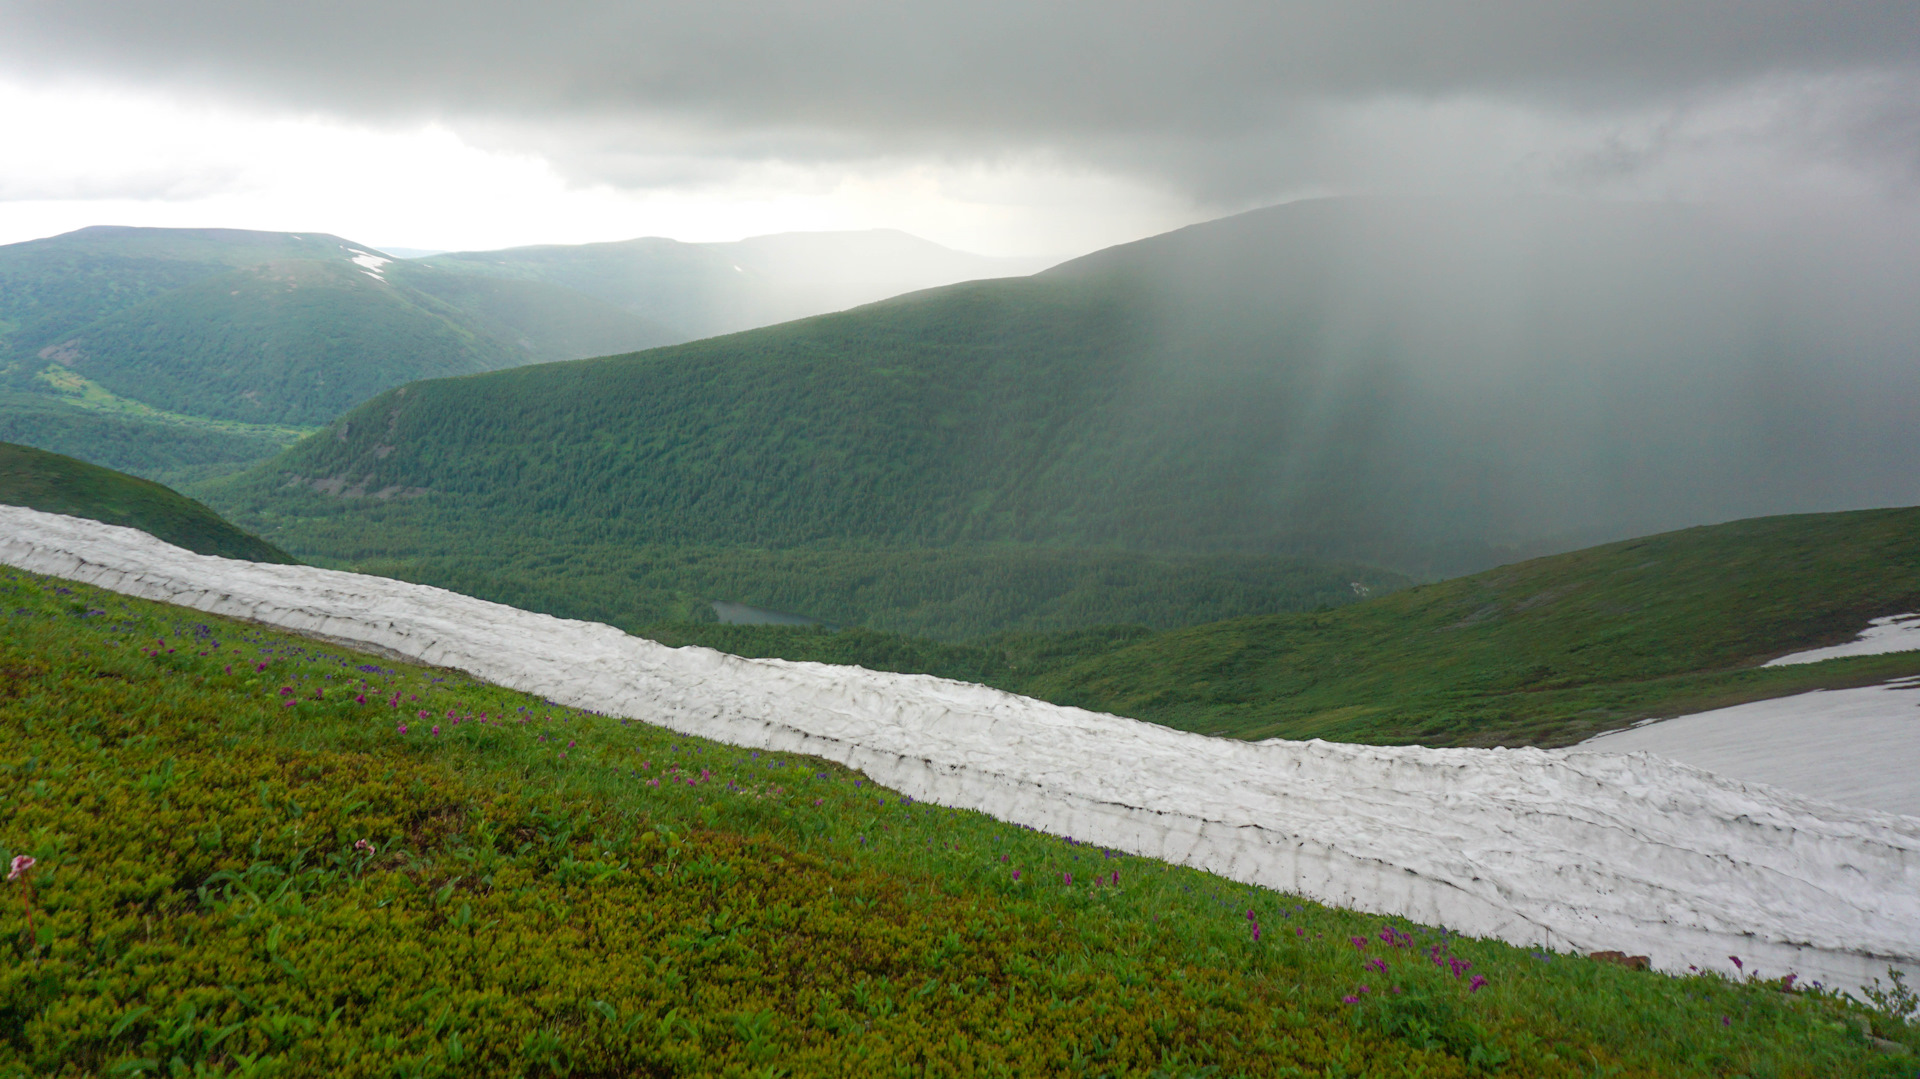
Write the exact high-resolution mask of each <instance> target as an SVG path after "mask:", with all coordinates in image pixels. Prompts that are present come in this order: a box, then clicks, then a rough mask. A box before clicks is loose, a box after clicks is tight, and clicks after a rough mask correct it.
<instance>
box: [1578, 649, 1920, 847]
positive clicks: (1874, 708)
mask: <svg viewBox="0 0 1920 1079" xmlns="http://www.w3.org/2000/svg"><path fill="white" fill-rule="evenodd" d="M1916 682H1920V679H1913V678H1903V679H1899V680H1897V681H1894V682H1889V683H1887V684H1886V685H1881V686H1862V687H1860V688H1858V689H1833V690H1814V691H1813V692H1811V693H1797V694H1794V695H1793V696H1791V697H1775V698H1773V699H1772V700H1766V701H1751V702H1749V703H1747V704H1737V705H1734V706H1733V707H1731V708H1717V709H1715V710H1713V711H1711V712H1698V713H1695V714H1694V715H1690V716H1681V717H1679V718H1678V719H1663V720H1660V721H1659V722H1656V723H1648V724H1644V725H1642V726H1638V727H1634V728H1631V729H1629V730H1624V731H1613V732H1611V733H1608V734H1603V735H1600V736H1598V737H1596V738H1590V739H1588V740H1587V741H1585V742H1583V743H1581V745H1580V748H1582V749H1591V750H1594V751H1596V752H1602V753H1633V752H1647V753H1657V754H1659V755H1660V756H1662V757H1666V758H1667V759H1669V760H1676V761H1685V762H1687V763H1688V764H1691V765H1694V766H1695V767H1698V768H1705V769H1707V770H1708V771H1710V772H1717V773H1719V774H1720V775H1724V776H1737V777H1739V778H1741V779H1747V780H1754V781H1756V782H1760V783H1769V784H1772V785H1773V786H1776V787H1784V788H1786V789H1787V790H1792V791H1799V792H1801V793H1803V794H1811V795H1814V796H1816V797H1821V798H1827V799H1831V800H1832V801H1835V802H1844V803H1846V804H1847V805H1855V806H1864V807H1865V808H1868V809H1881V810H1885V811H1886V812H1888V813H1906V814H1909V815H1912V816H1915V817H1920V684H1916Z"/></svg>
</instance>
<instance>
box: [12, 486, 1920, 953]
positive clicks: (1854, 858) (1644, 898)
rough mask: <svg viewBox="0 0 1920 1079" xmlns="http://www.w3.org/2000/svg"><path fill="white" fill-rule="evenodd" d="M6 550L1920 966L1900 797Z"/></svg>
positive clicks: (158, 562)
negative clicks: (1288, 732)
mask: <svg viewBox="0 0 1920 1079" xmlns="http://www.w3.org/2000/svg"><path fill="white" fill-rule="evenodd" d="M0 561H4V562H6V563H8V564H10V565H13V566H17V567H20V568H22V569H26V570H31V571H33V572H36V573H43V574H49V575H52V576H56V577H62V578H66V579H70V580H76V581H83V582H87V583H90V584H95V585H99V586H101V587H104V588H108V589H112V590H114V591H118V592H122V593H126V594H128V595H134V596H141V597H145V598H148V599H156V600H162V601H165V602H169V603H176V604H180V605H183V606H186V607H191V608H194V609H196V610H200V611H206V612H209V613H213V614H220V615H228V616H232V617H236V618H243V619H251V620H254V621H257V622H261V623H265V624H267V625H272V626H277V627H282V628H285V629H289V630H293V631H295V632H299V633H306V634H312V635H316V636H321V637H325V638H329V639H332V640H335V641H339V642H343V643H347V644H352V645H359V646H362V647H367V648H371V649H375V650H379V651H383V652H388V653H392V654H397V655H400V656H404V657H407V658H411V659H417V660H420V661H422V662H426V663H431V664H437V665H441V666H445V667H451V668H455V669H458V670H462V671H466V672H468V673H470V674H472V675H474V676H475V677H478V678H482V679H486V680H488V681H491V682H494V683H497V684H500V685H504V686H509V687H513V688H516V689H521V690H525V691H528V692H531V693H538V694H541V695H544V696H545V697H547V698H549V699H551V700H553V701H556V702H559V703H563V704H568V705H572V706H575V707H579V708H584V709H589V710H592V711H596V712H600V713H604V714H607V715H612V716H625V717H631V718H634V719H639V720H643V721H646V722H649V723H656V724H660V725H662V726H665V727H668V728H671V729H673V730H676V731H680V732H684V733H687V734H693V735H700V736H703V737H707V738H713V739H717V740H719V741H722V742H727V743H731V744H733V745H738V746H747V747H752V748H755V749H771V750H778V751H785V752H794V753H808V754H815V755H818V756H821V757H825V758H828V759H831V760H835V761H839V762H841V763H843V764H846V765H849V766H851V767H854V768H858V769H861V770H863V771H865V772H866V773H867V774H868V775H869V776H871V777H873V778H874V779H875V780H877V781H878V782H880V783H883V784H885V785H887V786H890V787H893V788H894V789H896V790H899V791H901V792H903V793H905V794H909V795H911V796H913V797H915V798H918V799H923V800H926V801H932V802H938V803H941V804H944V805H949V806H956V807H962V808H967V809H975V810H980V811H983V812H985V813H988V814H991V815H993V816H995V817H998V818H1000V819H1002V820H1006V821H1012V822H1016V823H1020V824H1025V825H1029V826H1031V827H1034V828H1038V829H1041V830H1044V831H1047V832H1052V833H1055V834H1061V835H1071V836H1073V837H1075V838H1077V839H1081V840H1086V841H1090V842H1093V843H1097V844H1100V845H1102V846H1105V847H1109V848H1113V849H1117V850H1122V851H1128V852H1132V853H1135V854H1141V855H1148V856H1151V857H1156V858H1162V859H1165V860H1167V861H1171V862H1179V863H1184V864H1187V865H1191V866H1197V867H1199V868H1202V869H1206V870H1209V871H1212V872H1215V873H1218V874H1221V875H1222V876H1226V877H1229V878H1232V879H1234V880H1237V881H1242V882H1246V883H1249V884H1256V885H1262V886H1265V887H1269V888H1275V889H1279V890H1281V891H1286V892H1293V893H1297V894H1302V895H1306V896H1310V897H1312V898H1314V899H1317V900H1320V901H1323V902H1327V903H1334V904H1339V905H1342V906H1347V907H1352V908H1356V909H1359V910H1363V911H1369V912H1374V913H1378V914H1382V915H1390V916H1396V917H1401V918H1407V919H1412V920H1415V921H1419V922H1424V923H1428V924H1435V925H1445V926H1447V927H1449V928H1452V929H1455V930H1459V931H1462V932H1466V933H1470V934H1475V935H1482V936H1493V937H1500V938H1503V939H1505V940H1508V941H1511V942H1513V943H1516V944H1523V945H1541V946H1546V947H1550V948H1556V949H1563V950H1564V949H1577V950H1581V951H1590V950H1596V949H1603V948H1612V949H1619V950H1622V951H1627V952H1631V953H1641V954H1646V955H1649V956H1651V957H1652V959H1653V963H1654V965H1655V966H1656V967H1659V968H1660V969H1663V970H1668V971H1684V970H1686V969H1687V967H1688V966H1689V965H1698V966H1701V967H1707V968H1713V969H1719V970H1726V971H1729V972H1730V971H1731V970H1732V965H1731V964H1730V963H1729V961H1728V957H1729V956H1732V955H1737V956H1740V957H1741V959H1742V960H1744V962H1745V964H1746V969H1747V970H1748V971H1753V970H1754V969H1755V968H1758V969H1759V970H1760V971H1761V972H1762V973H1763V974H1764V975H1768V976H1778V975H1780V974H1785V973H1787V972H1789V971H1792V972H1795V973H1797V974H1799V975H1800V976H1801V977H1802V978H1807V979H1818V980H1821V981H1823V982H1826V983H1827V984H1829V985H1838V986H1854V985H1859V984H1863V983H1865V982H1867V981H1869V980H1871V979H1872V978H1874V977H1876V976H1879V977H1882V978H1884V977H1885V976H1886V970H1887V968H1888V966H1890V965H1891V966H1897V967H1899V968H1902V969H1904V970H1906V971H1910V972H1912V973H1913V974H1915V975H1920V819H1915V818H1912V817H1903V816H1896V815H1893V814H1889V813H1881V812H1875V811H1872V810H1863V809H1853V808H1849V807H1845V806H1840V805H1836V804H1833V803H1830V802H1822V801H1817V800H1813V799H1809V798H1804V797H1801V796H1798V795H1795V794H1791V793H1788V792H1785V791H1781V790H1778V789H1776V788H1772V787H1767V786H1764V785H1759V784H1752V783H1742V782H1739V781H1735V780H1730V779H1726V778H1724V777H1721V776H1718V775H1715V774H1713V773H1710V772H1706V771H1702V770H1700V769H1698V768H1694V767H1691V766H1688V765H1684V764H1678V763H1674V762H1671V761H1667V760H1664V759H1661V758H1659V757H1654V756H1651V755H1648V754H1641V753H1636V754H1630V755H1619V754H1612V753H1593V752H1577V751H1542V750H1537V749H1517V750H1467V749H1441V750H1432V749H1402V748H1381V747H1373V746H1358V745H1340V744H1332V743H1326V742H1318V741H1316V742H1304V743H1302V742H1282V741H1272V742H1265V743H1260V744H1249V743H1245V742H1238V741H1230V740H1226V739H1216V738H1208V737H1204V736H1201V735H1195V734H1187V733H1183V732H1180V731H1175V730H1171V729H1168V728H1165V727H1160V726H1155V725H1152V724H1147V723H1141V722H1137V721H1134V720H1129V719H1122V718H1120V717H1117V716H1110V715H1101V714H1098V713H1094V712H1087V711H1083V710H1080V709H1076V708H1063V707H1058V706H1055V705H1050V704H1045V703H1042V702H1040V701H1035V700H1031V699H1028V698H1025V697H1019V696H1015V695H1013V694H1010V693H1003V692H999V691H997V690H992V689H987V688H985V687H982V686H975V685H968V684H964V683H960V682H950V681H946V680H943V679H938V678H931V677H927V676H923V675H900V674H882V673H875V672H872V671H867V670H863V669H860V668H854V667H832V666H826V665H822V664H814V663H789V662H784V661H780V660H755V659H741V658H738V657H734V656H728V655H723V654H721V653H719V652H714V651H710V650H708V649H703V648H668V647H666V646H664V645H660V644H656V643H654V642H651V641H646V640H641V639H638V638H634V637H629V636H627V635H626V634H623V633H621V632H619V631H618V630H615V629H612V628H610V627H607V626H603V625H598V624H595V623H589V622H574V621H568V620H564V619H559V618H552V617H548V616H545V615H538V614H530V613H528V612H525V611H520V610H516V609H514V608H511V607H505V606H501V605H499V604H494V603H486V602H483V601H480V600H476V599H472V598H469V597H466V596H461V595H457V594H455V593H451V592H446V591H442V590H440V589H436V588H428V587H424V586H421V585H413V584H405V583H402V582H398V581H391V580H386V579H383V578H378V577H365V576H359V575H356V574H351V573H341V572H334V571H328V570H320V569H312V568H309V567H304V566H270V565H260V564H255V563H249V562H236V561H229V560H226V559H220V558H211V557H206V556H202V555H195V554H191V553H189V552H186V551H183V550H181V549H179V548H176V547H171V546H169V545H167V544H164V543H162V542H160V541H159V540H156V539H154V538H153V537H151V536H148V535H146V534H145V533H142V532H137V531H134V530H132V529H126V528H117V527H113V526H110V525H103V524H100V523H98V522H94V521H86V520H79V519H76V518H72V517H63V516H57V515H53V514H45V513H37V512H34V511H32V510H26V509H21V508H17V507H10V506H9V507H0Z"/></svg>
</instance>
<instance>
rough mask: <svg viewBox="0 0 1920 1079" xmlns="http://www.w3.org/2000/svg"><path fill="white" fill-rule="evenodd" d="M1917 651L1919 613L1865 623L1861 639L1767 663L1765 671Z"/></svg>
mask: <svg viewBox="0 0 1920 1079" xmlns="http://www.w3.org/2000/svg"><path fill="white" fill-rule="evenodd" d="M1916 651H1920V613H1916V612H1912V611H1909V612H1908V613H1906V614H1890V615H1888V616H1886V617H1885V618H1876V619H1874V620H1873V621H1871V622H1868V623H1867V628H1866V629H1863V630H1861V631H1860V636H1859V637H1857V638H1855V639H1853V640H1851V641H1848V642H1847V643H1845V644H1836V645H1830V646H1828V647H1826V648H1814V649H1809V650H1808V651H1805V652H1794V653H1792V654H1791V655H1785V656H1781V657H1780V658H1779V659H1770V660H1768V661H1767V662H1766V664H1765V665H1766V666H1768V667H1787V666H1791V665H1793V664H1796V663H1818V662H1820V661H1821V660H1823V659H1842V658H1845V657H1847V656H1877V655H1881V654H1883V653H1886V652H1916Z"/></svg>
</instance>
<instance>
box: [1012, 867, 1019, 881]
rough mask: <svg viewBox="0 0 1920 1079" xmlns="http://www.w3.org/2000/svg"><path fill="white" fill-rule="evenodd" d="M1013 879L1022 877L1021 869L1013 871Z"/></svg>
mask: <svg viewBox="0 0 1920 1079" xmlns="http://www.w3.org/2000/svg"><path fill="white" fill-rule="evenodd" d="M1013 879H1014V880H1019V879H1020V871H1019V870H1018V869H1016V870H1014V871H1013Z"/></svg>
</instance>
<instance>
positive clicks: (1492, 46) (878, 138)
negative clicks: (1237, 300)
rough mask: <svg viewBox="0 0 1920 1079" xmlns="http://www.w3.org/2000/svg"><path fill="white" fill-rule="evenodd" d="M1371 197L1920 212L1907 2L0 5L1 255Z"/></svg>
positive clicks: (941, 236)
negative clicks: (1525, 195)
mask: <svg viewBox="0 0 1920 1079" xmlns="http://www.w3.org/2000/svg"><path fill="white" fill-rule="evenodd" d="M1354 191H1395V192H1476V193H1484V192H1496V193H1497V192H1541V191H1552V192H1564V193H1578V194H1590V195H1596V196H1601V197H1608V198H1678V199H1687V200H1700V201H1711V202H1718V203H1725V204H1730V205H1735V206H1739V207H1745V208H1749V209H1751V210H1752V211H1754V212H1757V213H1776V212H1789V211H1798V210H1821V209H1825V208H1831V207H1835V206H1841V207H1845V208H1846V209H1847V210H1848V211H1849V212H1851V213H1861V212H1865V213H1870V214H1878V215H1888V216H1890V217H1891V216H1897V217H1900V218H1902V219H1903V220H1905V221H1907V222H1908V223H1911V219H1912V218H1913V217H1914V215H1915V213H1916V203H1920V3H1914V2H1913V0H1903V2H1899V3H1848V2H1835V0H1825V2H1817V3H1814V2H1808V3H1801V2H1785V0H1722V2H1686V0H1611V2H1592V3H1558V2H1553V0H1515V2H1491V0H1476V2H1459V0H1452V2H1444V0H1401V2H1397V3H1386V2H1381V0H1308V2H1298V3H1285V2H1262V3H1255V2H1245V3H1239V2H1235V3H1226V2H1220V3H1194V2H1191V0H1188V2H1181V3H1139V2H1132V0H1102V2H1098V3H1095V2H1086V3H1046V2H1023V3H1002V2H998V0H987V2H982V0H971V2H968V3H964V4H961V3H945V2H939V3H927V2H922V3H900V2H898V0H895V2H892V3H867V2H859V0H821V2H816V3H808V4H791V3H789V4H782V3H769V2H765V0H702V2H699V3H693V2H686V3H676V4H659V3H638V2H632V0H628V2H609V0H567V2H557V0H556V2H548V3H543V4H532V3H505V2H500V0H460V2H457V3H455V2H452V0H377V2H375V0H333V2H329V3H325V4H321V3H311V2H309V3H298V4H294V3H262V2H260V0H169V2H167V3H164V4H160V3H147V4H133V3H129V2H127V0H116V2H105V0H0V242H11V241H15V240H21V239H27V238H31V237H35V236H43V235H49V234H52V233H57V232H62V231H65V230H68V229H71V228H77V227H80V226H83V225H88V224H107V223H114V224H154V225H222V226H231V227H246V228H267V229H288V230H299V231H309V230H312V231H320V230H324V231H330V232H335V233H340V234H343V235H346V236H350V237H352V238H354V239H356V240H360V241H362V242H366V243H373V244H380V245H387V246H411V247H425V248H482V247H496V246H504V245H509V244H521V243H535V242H583V241H589V240H605V239H622V238H626V237H630V236H636V235H665V236H674V237H678V238H681V239H688V240H705V239H733V238H737V237H740V236H746V235H753V234H758V233H766V232H776V231H785V230H791V229H828V228H868V227H894V228H901V229H905V230H907V231H909V232H913V233H916V234H919V235H922V236H926V237H928V238H930V239H933V240H937V241H939V242H942V243H946V244H949V245H952V246H955V247H960V248H964V249H969V250H974V251H980V252H985V253H991V254H1046V255H1061V256H1064V255H1070V254H1076V253H1079V252H1082V251H1086V250H1090V249H1093V248H1096V247H1100V246H1104V245H1107V244H1110V243H1115V242H1119V241H1124V240H1128V239H1133V238H1136V237H1139V236H1143V235H1147V234H1150V233H1154V232H1158V231H1162V230H1164V229H1166V228H1170V227H1174V226H1177V225H1181V224H1185V223H1188V222H1191V221H1196V220H1200V219H1203V218H1208V217H1214V216H1219V215H1220V214H1222V213H1226V212H1231V211H1233V210H1238V209H1244V208H1248V207H1251V206H1255V205H1261V204H1266V203H1271V202H1276V201H1282V200H1285V199H1288V198H1294V197H1299V196H1302V195H1309V194H1324V193H1336V192H1354Z"/></svg>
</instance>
